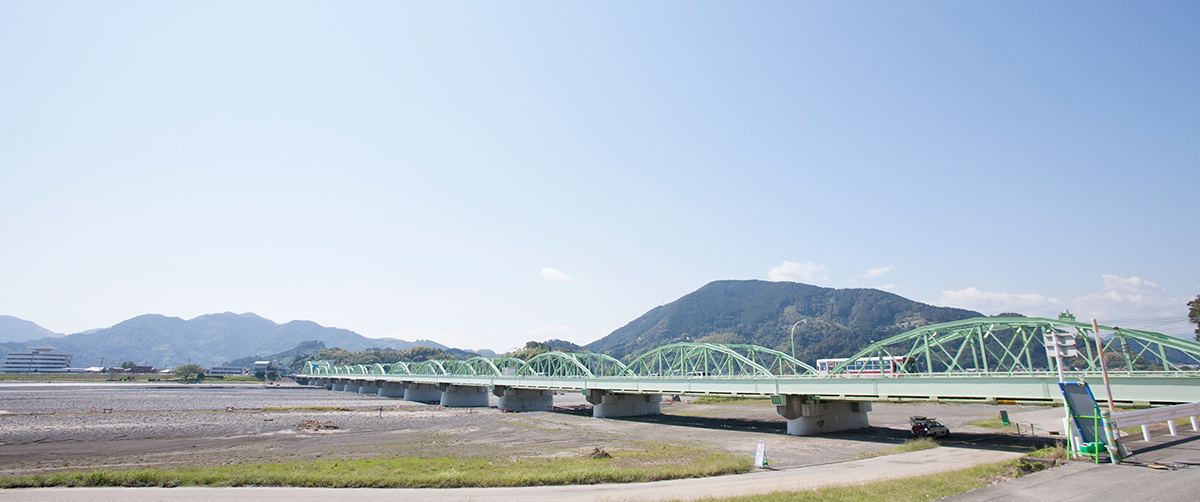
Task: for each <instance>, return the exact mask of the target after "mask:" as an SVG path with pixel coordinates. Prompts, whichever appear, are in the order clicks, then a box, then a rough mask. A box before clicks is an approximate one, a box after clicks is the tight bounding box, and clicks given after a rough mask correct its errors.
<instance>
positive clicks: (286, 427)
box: [0, 383, 1045, 476]
mask: <svg viewBox="0 0 1200 502" xmlns="http://www.w3.org/2000/svg"><path fill="white" fill-rule="evenodd" d="M492 401H493V402H492V406H495V404H496V403H495V397H494V396H493V397H492ZM555 405H556V406H560V407H563V408H561V409H560V411H555V412H526V413H501V412H499V411H498V410H496V409H495V408H494V407H493V408H473V409H467V408H453V409H451V408H440V409H439V407H436V406H431V405H426V404H421V403H413V402H408V401H402V400H397V399H388V398H379V397H375V396H370V395H360V394H352V393H347V392H333V391H327V390H324V389H323V388H313V387H300V386H297V385H295V384H291V383H285V384H282V385H279V386H271V387H266V386H263V385H262V384H224V385H222V384H200V385H187V386H184V385H171V384H166V385H161V384H115V383H114V384H105V383H95V384H65V383H64V384H0V476H14V475H21V474H31V473H40V472H52V471H60V470H78V469H91V468H101V467H105V468H137V467H164V468H171V467H188V466H202V465H225V464H245V463H261V462H298V461H306V460H330V459H365V458H380V457H392V456H404V457H440V456H455V457H476V456H490V457H496V458H521V457H546V456H568V455H582V454H584V453H587V452H589V451H591V450H592V448H595V447H601V448H604V449H606V450H608V451H609V452H613V453H618V452H621V451H636V450H645V449H647V448H657V447H661V444H662V443H670V444H678V445H687V446H694V447H695V446H698V447H704V448H713V449H719V450H725V451H728V452H731V453H735V454H740V455H747V456H753V454H754V448H755V443H756V442H757V441H758V440H765V441H766V443H767V458H768V459H769V461H770V463H771V466H772V467H791V466H799V465H810V464H818V463H824V462H831V461H837V460H844V459H848V458H854V457H856V456H860V455H864V454H870V453H871V452H876V451H879V450H883V449H887V448H891V447H894V446H896V445H898V444H900V443H901V442H902V441H903V440H905V439H908V438H911V434H910V433H909V432H908V417H909V416H910V415H927V416H934V417H937V418H938V419H939V420H940V421H942V423H944V424H946V425H947V426H948V427H949V428H950V429H951V431H952V432H953V435H952V436H951V438H950V439H949V440H948V441H949V442H951V443H957V444H961V445H965V446H973V447H979V448H991V449H1006V450H1013V451H1018V450H1028V449H1032V448H1034V447H1036V446H1039V445H1041V444H1044V442H1045V440H1040V441H1039V440H1029V439H1027V438H1017V437H1013V436H1011V435H998V434H997V432H996V431H994V430H991V429H984V428H979V427H974V426H971V425H968V423H969V422H972V421H976V420H981V419H988V418H994V417H996V416H997V414H998V412H999V410H1001V409H1005V410H1008V411H1009V413H1015V412H1018V411H1024V410H1031V409H1036V408H1035V407H1028V406H989V405H975V404H972V405H948V404H880V403H876V404H875V405H874V411H873V412H872V413H871V415H870V418H871V425H872V427H871V428H870V429H865V430H859V431H846V432H841V433H832V434H826V435H821V436H810V437H795V436H788V435H787V434H785V423H784V420H783V418H782V417H780V416H779V415H778V414H776V413H775V408H774V407H773V406H770V405H769V404H768V403H765V402H764V403H751V404H745V403H738V404H713V405H701V404H691V403H674V404H670V405H664V406H663V415H661V416H654V417H638V418H630V419H595V418H592V417H591V416H590V410H587V409H586V401H584V399H583V396H581V395H579V394H573V393H572V394H564V395H558V396H555ZM312 407H317V408H320V409H305V408H312ZM270 408H278V409H277V410H270ZM338 408H345V409H347V410H339V409H338ZM381 408H382V410H381ZM578 408H582V409H578ZM108 409H111V410H112V411H111V412H110V413H106V412H105V410H108ZM227 409H232V411H226V410H227ZM264 409H267V410H265V411H264ZM93 410H95V411H93ZM313 420H315V421H320V422H322V423H326V424H333V425H335V426H337V429H330V430H320V431H313V430H308V429H301V428H298V427H297V425H298V424H301V423H302V422H305V421H313ZM944 442H945V441H944Z"/></svg>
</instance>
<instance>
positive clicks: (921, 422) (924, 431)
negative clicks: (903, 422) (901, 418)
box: [908, 416, 950, 438]
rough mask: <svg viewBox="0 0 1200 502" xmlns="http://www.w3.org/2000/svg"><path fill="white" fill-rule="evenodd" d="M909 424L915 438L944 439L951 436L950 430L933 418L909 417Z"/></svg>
mask: <svg viewBox="0 0 1200 502" xmlns="http://www.w3.org/2000/svg"><path fill="white" fill-rule="evenodd" d="M908 423H909V425H911V426H912V433H913V435H914V436H929V437H935V438H944V437H946V436H949V435H950V429H949V428H947V427H946V426H944V425H942V424H940V423H938V421H937V420H936V419H934V418H933V417H921V416H915V417H908Z"/></svg>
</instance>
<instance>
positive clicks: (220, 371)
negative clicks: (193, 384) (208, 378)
mask: <svg viewBox="0 0 1200 502" xmlns="http://www.w3.org/2000/svg"><path fill="white" fill-rule="evenodd" d="M204 374H205V375H245V374H246V368H238V367H234V366H213V367H212V368H209V370H208V371H207V372H205V373H204Z"/></svg>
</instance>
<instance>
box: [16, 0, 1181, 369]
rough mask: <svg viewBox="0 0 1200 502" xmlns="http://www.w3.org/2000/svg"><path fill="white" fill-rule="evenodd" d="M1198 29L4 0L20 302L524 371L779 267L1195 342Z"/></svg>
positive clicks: (1098, 20)
mask: <svg viewBox="0 0 1200 502" xmlns="http://www.w3.org/2000/svg"><path fill="white" fill-rule="evenodd" d="M1196 26H1200V5H1197V4H1196V3H1194V2H1155V3H1152V4H1135V3H1107V2H1055V3H1051V4H1046V3H1045V2H1003V3H992V4H986V3H981V2H903V3H902V2H820V3H811V2H754V3H743V4H731V3H724V2H654V3H645V2H605V3H599V2H594V3H582V2H572V3H555V2H519V3H484V2H477V3H476V2H466V3H455V2H437V3H432V2H421V3H416V2H413V3H400V2H380V3H374V2H356V3H354V4H352V5H344V4H334V3H302V2H279V3H275V2H253V3H246V2H203V3H184V2H106V3H95V2H12V1H0V194H2V197H0V235H3V239H2V240H0V242H2V243H3V244H2V245H0V313H3V314H9V315H14V316H17V317H21V318H23V319H28V320H32V321H35V322H37V323H39V324H41V325H43V326H45V327H47V328H49V329H52V330H55V331H60V332H76V331H82V330H85V329H90V328H96V327H104V326H109V325H112V324H114V323H116V322H119V321H121V320H124V319H127V318H129V317H133V316H136V315H140V314H144V313H160V314H164V315H171V316H179V317H184V318H190V317H194V316H197V315H200V314H204V313H211V312H223V311H233V312H255V313H258V314H260V315H263V316H265V317H268V318H271V319H274V320H276V321H279V322H283V321H287V320H291V319H310V320H313V321H316V322H319V323H321V324H324V325H331V326H338V327H343V328H348V329H352V330H355V331H357V332H360V333H362V334H365V335H367V336H375V337H380V336H395V337H400V338H406V339H413V338H432V339H435V340H438V341H440V342H442V343H446V344H449V345H454V346H459V347H466V348H491V349H496V350H502V349H507V348H511V347H515V346H519V345H521V344H523V343H524V342H525V341H527V340H530V339H538V340H544V339H547V338H563V339H567V340H572V341H576V342H590V341H592V340H595V339H596V338H599V337H601V336H603V335H605V334H607V333H609V332H611V331H612V330H614V329H616V328H619V327H620V326H622V325H624V324H625V323H627V322H629V321H630V320H632V319H634V318H636V317H637V316H639V315H641V314H642V313H644V312H645V311H647V310H649V309H650V308H653V307H655V306H657V305H660V304H662V303H664V302H669V301H672V300H675V299H676V298H678V297H680V296H682V295H684V294H687V293H688V292H691V291H693V290H695V289H697V288H699V287H700V286H703V285H704V284H706V283H708V282H710V281H713V280H720V279H771V280H795V281H801V282H807V283H812V284H817V285H820V286H826V287H834V288H846V287H879V288H882V289H886V290H888V291H892V292H895V293H897V294H900V295H903V296H906V297H909V298H912V299H914V300H918V301H923V302H930V303H934V304H937V305H946V306H955V307H963V308H970V309H976V310H980V311H982V312H984V313H986V314H996V313H999V312H1003V311H1009V310H1015V311H1018V312H1022V313H1026V314H1029V315H1052V314H1054V313H1057V312H1060V311H1061V310H1062V309H1064V308H1070V309H1071V310H1072V312H1075V313H1077V314H1078V315H1080V316H1081V317H1086V318H1090V317H1093V316H1095V317H1099V318H1100V320H1101V322H1117V323H1119V324H1123V325H1126V326H1129V327H1137V325H1138V324H1139V323H1140V324H1141V325H1142V326H1143V327H1150V328H1152V329H1158V330H1161V331H1164V332H1168V333H1173V334H1185V333H1188V332H1190V331H1191V329H1190V328H1189V327H1188V325H1187V324H1186V323H1185V322H1180V321H1183V320H1185V317H1186V307H1185V306H1184V303H1185V302H1186V301H1187V300H1189V299H1191V298H1194V297H1195V296H1196V295H1197V294H1198V293H1200V268H1198V267H1197V266H1196V252H1195V250H1196V248H1197V245H1198V244H1200V235H1198V231H1197V229H1196V227H1195V225H1194V224H1192V223H1191V222H1190V217H1192V216H1193V215H1195V214H1196V213H1197V209H1198V204H1197V202H1196V197H1195V195H1194V194H1195V187H1197V186H1198V185H1200V169H1198V167H1200V142H1198V141H1197V138H1200V92H1198V91H1197V89H1200V87H1198V86H1197V82H1200V30H1196V29H1195V27H1196ZM1172 320H1173V321H1175V322H1173V323H1171V321H1172Z"/></svg>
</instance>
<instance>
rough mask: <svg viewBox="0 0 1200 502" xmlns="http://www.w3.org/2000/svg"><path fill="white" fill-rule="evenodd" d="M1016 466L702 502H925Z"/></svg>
mask: <svg viewBox="0 0 1200 502" xmlns="http://www.w3.org/2000/svg"><path fill="white" fill-rule="evenodd" d="M1016 463H1017V461H1016V460H1010V461H1007V462H998V463H995V464H984V465H980V466H976V467H971V468H969V469H963V470H960V471H953V472H944V473H941V474H930V475H928V476H919V477H915V478H908V479H897V480H892V481H880V482H876V483H867V484H863V485H858V486H844V487H835V488H822V489H818V490H813V491H804V492H782V493H773V494H769V495H753V496H747V497H733V498H708V499H703V500H705V501H708V502H715V501H722V502H751V501H753V502H925V501H929V500H936V499H939V498H942V497H948V496H950V495H956V494H959V493H963V492H966V491H970V490H974V489H976V488H981V487H984V486H987V485H990V484H993V483H996V482H999V481H1003V480H1005V479H1009V478H1013V477H1016V474H1015V472H1016Z"/></svg>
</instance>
